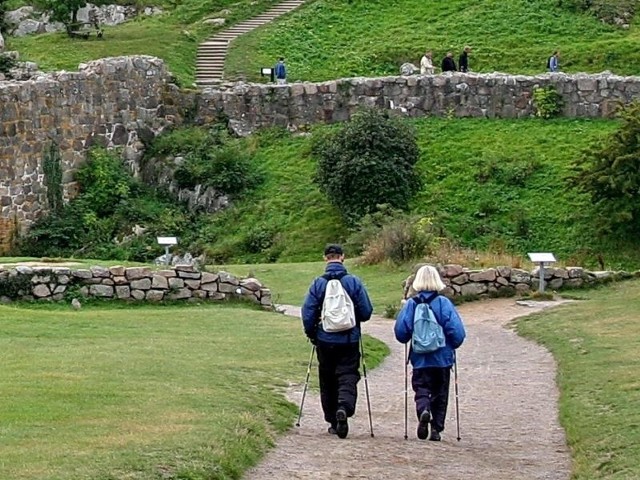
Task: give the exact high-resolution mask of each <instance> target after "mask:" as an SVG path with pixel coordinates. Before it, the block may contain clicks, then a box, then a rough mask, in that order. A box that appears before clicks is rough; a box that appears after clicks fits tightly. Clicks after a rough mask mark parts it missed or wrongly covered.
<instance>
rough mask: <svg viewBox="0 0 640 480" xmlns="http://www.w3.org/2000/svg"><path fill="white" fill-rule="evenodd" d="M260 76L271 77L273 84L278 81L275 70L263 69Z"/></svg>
mask: <svg viewBox="0 0 640 480" xmlns="http://www.w3.org/2000/svg"><path fill="white" fill-rule="evenodd" d="M260 75H261V76H263V77H266V76H269V78H270V79H271V83H274V82H275V81H276V71H275V68H269V67H262V68H261V69H260Z"/></svg>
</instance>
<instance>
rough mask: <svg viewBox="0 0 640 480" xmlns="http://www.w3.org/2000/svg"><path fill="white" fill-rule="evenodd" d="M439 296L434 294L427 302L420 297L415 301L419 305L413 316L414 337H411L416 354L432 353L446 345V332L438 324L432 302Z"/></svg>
mask: <svg viewBox="0 0 640 480" xmlns="http://www.w3.org/2000/svg"><path fill="white" fill-rule="evenodd" d="M437 296H438V294H437V293H434V294H433V295H432V296H431V297H429V298H428V299H427V300H426V301H425V302H421V301H420V300H419V299H418V297H414V299H413V301H414V302H416V303H417V305H416V309H415V312H414V314H413V335H412V337H411V349H412V350H413V351H414V352H415V353H431V352H435V351H436V350H438V349H440V348H442V347H444V346H445V344H446V339H445V337H444V331H443V330H442V327H441V326H440V324H439V323H438V320H437V319H436V316H435V314H434V313H433V310H432V309H431V302H432V301H433V299H434V298H436V297H437Z"/></svg>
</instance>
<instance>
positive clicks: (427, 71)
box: [420, 51, 436, 75]
mask: <svg viewBox="0 0 640 480" xmlns="http://www.w3.org/2000/svg"><path fill="white" fill-rule="evenodd" d="M435 71H436V69H435V67H434V66H433V57H432V53H431V51H427V52H426V53H425V54H424V56H423V57H422V60H420V74H421V75H433V74H434V73H435Z"/></svg>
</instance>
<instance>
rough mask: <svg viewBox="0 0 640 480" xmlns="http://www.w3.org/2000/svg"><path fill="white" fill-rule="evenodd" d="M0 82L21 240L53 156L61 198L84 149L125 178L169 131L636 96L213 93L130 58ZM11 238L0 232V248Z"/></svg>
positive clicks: (6, 181) (444, 90)
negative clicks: (223, 121)
mask: <svg viewBox="0 0 640 480" xmlns="http://www.w3.org/2000/svg"><path fill="white" fill-rule="evenodd" d="M34 75H35V76H34V77H33V78H31V79H30V80H26V81H15V80H14V81H0V218H3V219H7V218H11V219H14V218H15V222H14V223H13V224H12V225H15V226H16V227H17V228H18V229H19V230H21V231H25V230H26V229H27V228H28V227H29V225H30V224H31V223H32V222H33V221H35V220H36V219H37V218H38V217H39V216H41V215H42V214H44V213H46V212H47V211H48V205H47V200H46V189H47V187H46V184H47V182H46V179H45V177H44V172H43V168H42V166H43V157H44V154H45V152H46V151H48V148H49V147H50V145H51V143H52V142H55V143H56V144H57V145H58V147H59V149H60V153H61V159H62V160H61V164H62V165H61V166H62V169H63V180H62V183H63V186H64V195H65V198H67V199H68V198H72V197H73V196H74V195H75V193H76V184H75V183H74V172H75V171H76V170H77V168H78V167H79V165H80V164H81V163H82V162H83V161H84V159H85V154H86V150H87V148H89V147H91V146H92V145H103V146H106V147H117V148H121V149H122V150H123V156H124V158H125V159H126V161H127V162H128V164H129V165H130V166H131V170H132V171H133V172H134V174H137V173H138V172H139V167H140V166H139V161H140V159H141V158H142V155H143V153H144V147H145V143H146V142H148V141H150V140H151V139H153V137H154V135H156V134H158V133H159V132H161V131H162V130H163V129H164V128H166V127H167V126H171V125H180V124H183V123H185V119H189V121H193V122H195V123H196V124H208V123H211V122H214V121H217V120H218V119H219V118H221V117H227V118H228V119H229V122H230V126H231V128H232V129H234V130H235V131H236V132H237V133H239V134H243V135H244V134H249V133H251V132H253V131H255V130H256V129H258V128H261V127H268V126H274V125H279V126H283V127H287V128H290V129H298V128H301V127H304V126H305V125H308V124H312V123H316V122H339V121H344V120H348V119H349V118H350V117H351V115H352V114H353V113H354V112H356V111H357V110H358V109H359V108H360V107H377V108H382V109H391V110H394V111H395V112H398V113H400V114H402V115H406V116H409V117H419V116H429V115H434V116H458V117H487V118H495V117H501V118H524V117H529V116H531V115H532V114H533V112H534V108H533V105H532V101H531V100H532V93H533V90H534V89H535V88H536V87H544V86H547V85H552V86H555V87H556V88H557V90H558V92H560V94H561V95H562V98H563V101H564V110H563V114H564V115H565V116H567V117H580V118H591V117H607V116H610V115H611V114H612V113H613V111H614V109H615V107H616V106H617V105H618V104H620V103H629V102H631V101H632V100H634V99H636V98H638V97H640V77H620V76H616V75H611V74H598V75H586V74H577V75H565V74H544V75H537V76H522V75H515V76H514V75H504V74H477V73H468V74H463V73H454V74H449V73H447V74H442V75H426V76H409V77H384V78H351V79H341V80H335V81H330V82H321V83H294V84H290V85H282V86H278V85H264V84H244V83H238V84H222V85H219V86H218V87H216V88H206V89H204V90H191V91H187V90H181V89H179V88H178V87H177V86H176V85H174V84H173V83H172V76H171V74H170V73H169V72H168V71H167V69H166V67H165V65H164V63H163V62H162V61H161V60H159V59H157V58H153V57H146V56H134V57H119V58H109V59H102V60H97V61H94V62H90V63H88V64H83V65H80V67H79V71H78V72H72V73H69V72H58V73H53V74H47V75H43V74H41V73H36V74H34ZM13 233H14V232H12V231H7V230H6V229H2V230H0V254H1V253H2V251H3V250H2V247H3V246H5V245H6V244H7V241H8V238H9V237H10V236H11V235H13Z"/></svg>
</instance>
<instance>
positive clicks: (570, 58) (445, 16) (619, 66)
mask: <svg viewBox="0 0 640 480" xmlns="http://www.w3.org/2000/svg"><path fill="white" fill-rule="evenodd" d="M556 4H557V1H556V0H484V1H482V2H478V1H477V0H432V1H428V2H426V1H423V0H396V1H392V2H390V1H388V0H368V1H366V2H364V1H354V2H346V1H344V0H316V1H314V2H313V3H312V4H311V5H309V6H308V7H306V8H303V9H301V10H299V11H298V12H294V13H293V14H292V15H291V16H290V17H289V18H288V19H286V20H284V21H282V22H279V23H277V24H273V25H271V26H268V27H265V28H262V29H260V30H257V31H254V32H252V33H250V34H248V35H244V36H242V37H241V38H239V39H237V40H236V41H234V43H233V44H232V48H231V51H230V54H229V56H228V59H227V64H226V72H227V74H228V75H230V76H232V77H233V76H241V77H247V78H249V79H251V80H255V81H259V80H260V78H259V77H258V74H257V72H259V67H260V66H264V65H271V64H272V63H273V59H274V58H276V57H277V56H279V55H284V56H285V57H286V58H287V61H288V64H289V76H290V79H291V80H297V79H301V80H328V79H332V78H339V77H351V76H378V75H389V74H392V75H395V74H397V73H398V67H399V66H400V65H401V64H402V63H404V62H407V61H409V62H412V63H414V64H418V62H419V60H420V57H421V56H422V54H423V53H424V51H425V49H427V48H428V49H431V50H433V53H434V59H435V60H436V62H437V64H438V65H439V62H440V60H441V59H442V57H443V56H444V54H445V53H446V52H447V51H448V50H451V51H453V52H454V54H455V57H456V62H457V56H458V54H459V53H460V51H461V49H462V47H463V46H464V45H467V44H468V45H472V46H473V48H474V50H473V53H472V55H471V57H470V66H471V68H472V70H474V71H480V72H492V71H502V72H514V73H515V72H518V73H530V74H531V73H539V72H541V71H544V70H545V62H546V59H547V57H548V56H549V55H550V54H551V52H552V51H553V50H555V49H560V51H561V55H562V59H561V66H562V70H563V71H567V72H577V71H586V72H600V71H603V70H611V71H613V72H615V73H619V74H624V75H632V74H634V75H635V74H638V73H640V49H639V48H638V44H637V41H638V35H639V34H638V31H639V30H638V27H637V26H635V25H634V26H632V27H631V28H630V29H629V30H621V29H616V28H613V27H608V26H605V25H603V24H602V23H600V22H599V21H597V20H596V19H594V18H592V17H590V16H587V15H576V14H574V13H571V12H569V11H567V10H564V9H562V8H559V7H557V6H556ZM247 52H251V54H250V55H247Z"/></svg>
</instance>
